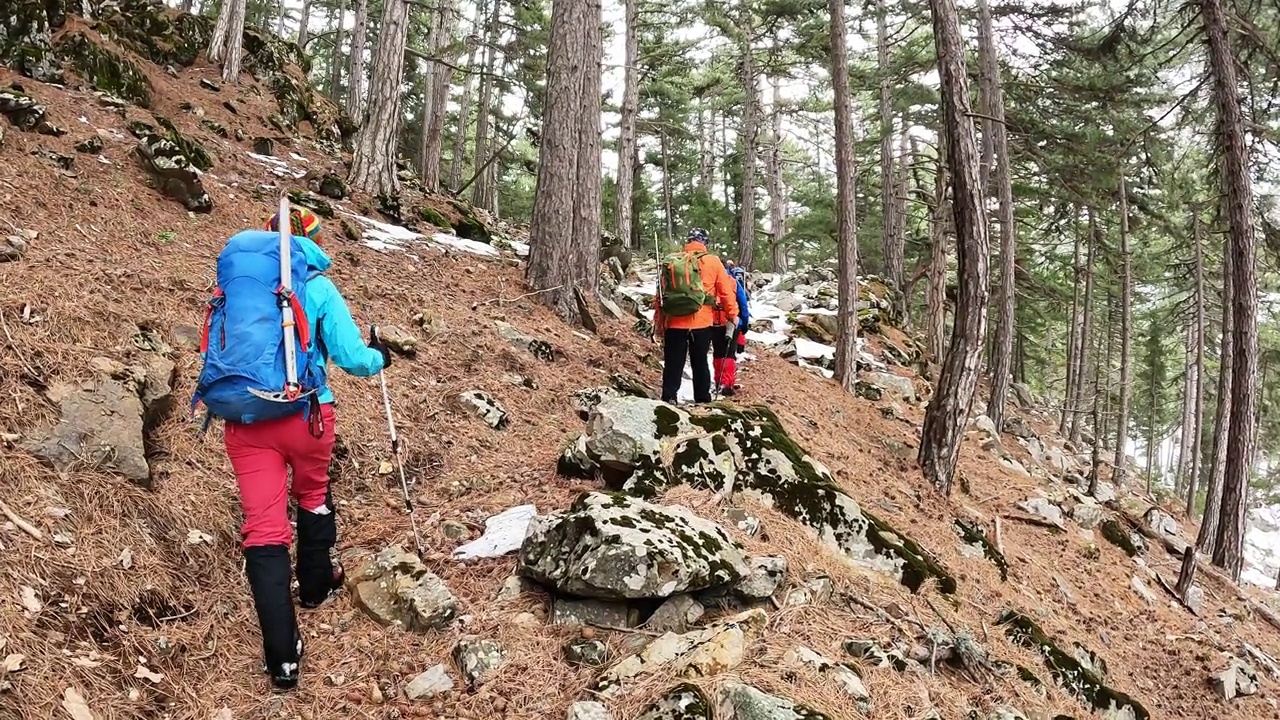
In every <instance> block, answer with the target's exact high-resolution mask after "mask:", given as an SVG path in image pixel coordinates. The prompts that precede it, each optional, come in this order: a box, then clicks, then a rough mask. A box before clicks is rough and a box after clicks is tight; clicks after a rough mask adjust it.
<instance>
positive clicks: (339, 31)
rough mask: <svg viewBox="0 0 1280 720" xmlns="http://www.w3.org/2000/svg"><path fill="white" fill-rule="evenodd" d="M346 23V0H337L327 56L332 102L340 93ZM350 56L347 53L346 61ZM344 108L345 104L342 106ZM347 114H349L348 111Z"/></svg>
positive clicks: (335, 100) (337, 98) (356, 119)
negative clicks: (330, 51) (330, 48)
mask: <svg viewBox="0 0 1280 720" xmlns="http://www.w3.org/2000/svg"><path fill="white" fill-rule="evenodd" d="M346 24H347V0H338V23H337V25H335V26H334V29H333V54H332V55H330V56H329V99H330V100H332V101H333V102H334V103H338V102H339V99H340V98H339V96H340V95H341V94H342V61H341V59H342V38H343V35H344V34H345V28H344V27H343V26H344V25H346ZM349 62H350V56H349V54H348V63H349ZM343 108H344V109H346V106H343ZM347 115H351V113H350V111H348V112H347ZM351 119H352V120H355V121H357V122H359V119H358V118H356V117H354V116H352V117H351Z"/></svg>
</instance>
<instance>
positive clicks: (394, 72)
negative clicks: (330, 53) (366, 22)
mask: <svg viewBox="0 0 1280 720" xmlns="http://www.w3.org/2000/svg"><path fill="white" fill-rule="evenodd" d="M357 1H358V2H361V3H363V2H364V1H365V0H357ZM408 31H409V3H407V2H405V1H404V0H387V1H386V3H385V5H384V6H383V10H382V21H381V23H379V30H378V47H377V53H376V54H375V55H374V58H373V75H372V76H371V77H372V79H371V82H370V83H369V109H368V114H367V117H366V122H365V123H364V124H362V125H361V126H360V132H359V134H357V135H356V142H355V151H354V152H353V153H352V156H351V177H350V179H349V182H350V183H351V185H352V187H355V188H357V189H360V190H363V191H365V192H367V193H369V194H371V195H387V196H393V195H396V194H397V193H399V191H400V180H399V178H398V177H397V176H396V155H397V150H398V149H399V139H400V103H401V97H400V96H401V92H400V85H401V82H402V81H403V78H404V48H405V41H406V39H407V38H408ZM352 52H353V55H354V52H355V51H354V49H353V50H352ZM351 78H352V81H353V83H354V80H355V78H356V73H355V72H354V71H353V72H352V73H351Z"/></svg>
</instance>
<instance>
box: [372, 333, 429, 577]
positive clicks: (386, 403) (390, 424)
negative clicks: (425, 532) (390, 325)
mask: <svg viewBox="0 0 1280 720" xmlns="http://www.w3.org/2000/svg"><path fill="white" fill-rule="evenodd" d="M369 340H370V341H371V342H374V343H376V342H377V341H378V329H377V328H376V327H370V328H369ZM378 380H379V382H381V384H382V409H383V410H385V411H386V413H387V432H389V433H390V434H391V454H392V455H394V456H395V458H396V469H397V470H399V471H400V491H401V492H402V493H404V507H405V509H406V510H408V511H409V526H410V527H412V528H413V544H414V547H415V549H417V551H418V559H419V560H422V559H423V551H422V535H421V534H419V533H418V522H417V520H416V519H414V516H413V499H412V498H410V497H409V483H408V482H406V481H405V479H404V461H403V460H401V459H400V436H399V435H397V434H396V421H395V418H394V417H392V415H391V395H390V394H389V393H388V392H387V374H386V373H385V372H383V371H382V370H379V371H378Z"/></svg>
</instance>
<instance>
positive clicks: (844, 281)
mask: <svg viewBox="0 0 1280 720" xmlns="http://www.w3.org/2000/svg"><path fill="white" fill-rule="evenodd" d="M844 2H845V0H831V3H830V6H831V83H832V86H833V88H834V93H833V96H834V105H835V135H836V138H835V142H836V147H835V155H836V255H837V262H838V271H839V281H838V284H837V302H838V306H837V307H838V309H837V311H836V358H835V361H836V362H835V379H836V382H838V383H840V386H841V387H842V388H844V389H845V390H847V391H850V392H852V391H853V388H854V385H855V384H856V383H857V381H858V309H857V306H858V235H857V232H858V228H857V225H856V223H855V218H856V215H855V212H854V210H855V208H854V187H853V183H854V165H853V163H854V158H853V118H852V117H851V115H852V111H851V110H850V107H849V106H850V101H849V53H848V49H847V42H848V40H847V37H846V35H847V33H848V26H847V25H846V23H845V14H844ZM748 203H749V199H747V200H744V202H743V205H744V207H745V206H746V205H747V204H748Z"/></svg>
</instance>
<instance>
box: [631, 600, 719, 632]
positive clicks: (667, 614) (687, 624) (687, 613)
mask: <svg viewBox="0 0 1280 720" xmlns="http://www.w3.org/2000/svg"><path fill="white" fill-rule="evenodd" d="M704 612H705V610H704V609H703V607H702V603H699V602H698V601H697V600H694V599H693V598H692V597H690V596H688V595H676V596H675V597H671V598H667V600H666V602H664V603H662V604H661V605H659V606H658V609H657V610H655V611H654V612H653V615H650V616H649V619H648V620H646V621H645V623H644V626H645V627H647V628H649V629H650V630H653V631H655V632H675V633H682V632H685V631H686V630H688V629H689V628H691V627H693V626H694V625H696V624H697V622H698V620H700V619H702V615H703V613H704Z"/></svg>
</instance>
